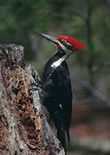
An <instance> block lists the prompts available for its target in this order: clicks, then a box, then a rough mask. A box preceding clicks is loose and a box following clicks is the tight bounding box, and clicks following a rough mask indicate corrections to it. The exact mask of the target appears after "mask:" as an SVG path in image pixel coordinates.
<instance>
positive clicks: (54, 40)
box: [38, 33, 58, 45]
mask: <svg viewBox="0 0 110 155" xmlns="http://www.w3.org/2000/svg"><path fill="white" fill-rule="evenodd" d="M38 34H39V35H40V36H42V37H43V38H45V39H47V40H49V41H51V42H52V43H54V44H55V45H57V43H58V40H57V39H56V38H54V37H52V36H49V35H47V34H43V33H38Z"/></svg>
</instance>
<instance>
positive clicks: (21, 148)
mask: <svg viewBox="0 0 110 155" xmlns="http://www.w3.org/2000/svg"><path fill="white" fill-rule="evenodd" d="M39 90H40V82H39V77H38V74H37V72H36V71H35V70H33V69H32V68H31V66H29V67H25V65H24V51H23V47H22V46H17V45H14V44H10V45H0V154H2V155H21V154H23V155H64V150H63V148H62V146H61V144H60V142H59V141H58V140H57V139H56V138H55V136H54V134H53V133H52V131H51V129H50V127H49V125H48V123H47V121H46V118H45V116H44V114H43V111H42V105H41V104H40V97H39Z"/></svg>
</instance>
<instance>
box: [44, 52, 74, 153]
mask: <svg viewBox="0 0 110 155" xmlns="http://www.w3.org/2000/svg"><path fill="white" fill-rule="evenodd" d="M64 55H65V52H64V51H62V50H60V51H58V52H57V53H56V54H55V55H54V56H53V57H52V58H50V60H49V61H48V62H47V64H46V65H45V67H44V72H43V76H42V84H43V90H44V91H45V96H44V100H43V104H44V105H45V106H46V108H47V110H48V111H49V113H50V116H51V118H52V119H53V121H54V123H55V126H56V128H57V137H58V139H59V140H60V141H61V143H62V145H63V147H64V148H65V151H66V140H65V134H67V137H68V141H69V142H70V138H69V127H70V121H71V113H72V88H71V81H70V74H69V70H68V66H67V63H66V61H63V62H62V63H61V65H60V66H58V67H57V68H53V67H52V64H53V62H55V61H57V60H59V59H60V58H62V57H63V56H64Z"/></svg>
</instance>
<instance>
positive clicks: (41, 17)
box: [0, 0, 110, 66]
mask: <svg viewBox="0 0 110 155" xmlns="http://www.w3.org/2000/svg"><path fill="white" fill-rule="evenodd" d="M89 2H91V4H90V5H91V17H90V26H91V30H92V31H91V34H90V35H91V36H90V41H89V42H88V33H89V32H87V30H88V25H87V17H88V11H87V10H88V9H89V8H88V4H89ZM47 31H48V32H47ZM36 32H44V33H46V32H47V33H50V34H51V33H53V34H55V35H57V34H60V33H62V34H65V35H71V36H73V37H75V38H76V39H78V40H81V41H82V42H84V43H86V44H87V47H86V48H85V50H84V52H82V51H81V52H79V54H76V56H74V63H77V64H82V65H83V66H84V65H85V66H88V65H89V62H90V61H91V59H93V60H94V61H93V64H92V65H93V66H94V65H100V64H103V63H105V62H107V61H109V56H110V52H109V51H110V45H109V40H110V39H109V38H110V6H109V5H108V3H107V1H103V0H96V1H92V0H90V1H89V0H69V1H67V0H45V1H44V0H6V1H1V2H0V42H1V43H17V44H22V45H23V46H25V51H26V53H25V57H26V59H29V60H30V59H31V60H33V58H35V53H33V52H32V41H31V39H30V35H31V34H36ZM37 38H38V37H37ZM90 42H92V46H93V47H92V49H91V47H90V46H91V45H90V44H91V43H90ZM89 43H90V44H89ZM47 44H48V43H47ZM47 44H46V46H47ZM49 48H50V49H49ZM38 49H39V50H40V51H41V50H42V51H43V50H44V49H45V52H44V53H43V52H41V53H40V54H42V55H43V58H44V59H46V60H47V59H48V57H49V55H50V53H51V52H50V51H51V47H50V46H47V48H46V47H45V44H43V45H42V44H39V43H38ZM48 51H49V52H48ZM38 59H39V58H38ZM70 61H71V59H70Z"/></svg>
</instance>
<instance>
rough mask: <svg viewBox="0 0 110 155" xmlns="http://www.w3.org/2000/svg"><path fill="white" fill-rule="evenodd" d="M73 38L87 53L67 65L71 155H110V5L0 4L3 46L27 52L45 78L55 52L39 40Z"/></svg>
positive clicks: (91, 0) (90, 1)
mask: <svg viewBox="0 0 110 155" xmlns="http://www.w3.org/2000/svg"><path fill="white" fill-rule="evenodd" d="M37 32H42V33H47V34H49V35H52V36H58V35H70V36H73V37H74V38H76V39H77V40H81V41H82V42H83V43H84V44H86V48H85V49H84V50H82V51H79V52H76V53H75V54H74V55H73V56H71V58H69V59H68V65H69V68H70V73H71V79H72V86H73V115H72V122H71V146H70V147H69V148H68V151H69V152H70V154H71V155H73V154H74V155H110V121H109V119H110V80H109V79H110V70H109V67H110V60H109V59H110V0H4V1H0V43H6V44H7V43H16V44H20V45H23V46H24V48H25V62H26V63H27V64H29V63H31V64H32V65H34V66H35V67H36V69H37V70H38V71H39V73H40V75H41V74H42V70H43V66H44V65H45V63H46V62H47V60H48V59H49V58H50V57H51V56H52V55H53V54H54V53H55V51H56V48H55V47H53V45H51V44H50V43H49V42H48V41H45V40H44V39H42V38H41V37H39V36H38V35H37Z"/></svg>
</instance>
